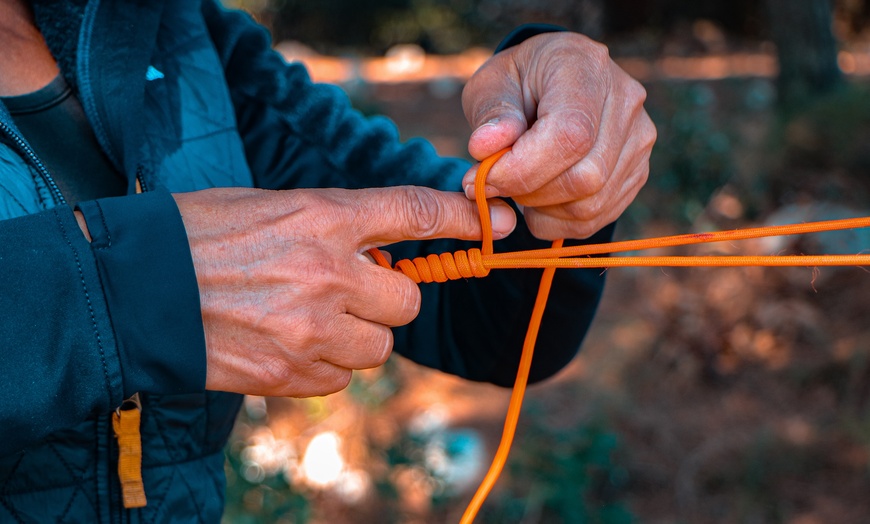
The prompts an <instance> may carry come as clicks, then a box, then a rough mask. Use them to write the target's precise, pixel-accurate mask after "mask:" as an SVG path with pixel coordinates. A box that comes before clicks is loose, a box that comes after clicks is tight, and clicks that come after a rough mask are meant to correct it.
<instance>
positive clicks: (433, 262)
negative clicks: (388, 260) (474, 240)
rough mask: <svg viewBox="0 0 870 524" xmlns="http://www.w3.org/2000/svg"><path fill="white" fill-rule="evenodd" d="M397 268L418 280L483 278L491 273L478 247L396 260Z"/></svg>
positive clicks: (437, 280)
mask: <svg viewBox="0 0 870 524" xmlns="http://www.w3.org/2000/svg"><path fill="white" fill-rule="evenodd" d="M396 269H397V270H398V271H401V272H402V273H403V274H404V275H405V276H407V277H408V278H410V279H411V280H413V281H414V282H416V283H417V284H419V283H421V282H425V283H427V284H428V283H430V282H439V283H440V282H447V281H448V280H459V279H460V278H472V277H476V278H483V277H485V276H487V275H488V274H489V269H488V268H487V267H486V266H485V265H484V264H483V255H482V254H481V252H480V250H479V249H477V248H472V249H469V250H468V251H457V252H455V253H441V254H440V255H435V254H432V255H428V256H427V257H426V258H423V257H417V258H415V259H413V260H408V259H405V260H400V261H398V262H396Z"/></svg>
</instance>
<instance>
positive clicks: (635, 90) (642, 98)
mask: <svg viewBox="0 0 870 524" xmlns="http://www.w3.org/2000/svg"><path fill="white" fill-rule="evenodd" d="M626 76H628V75H626ZM625 90H626V95H627V97H626V98H627V100H628V101H629V102H630V103H632V104H633V105H634V106H636V107H641V106H643V104H644V102H646V89H645V88H644V87H643V85H642V84H641V83H640V82H638V81H637V80H635V79H634V78H631V77H628V84H627V86H626V88H625Z"/></svg>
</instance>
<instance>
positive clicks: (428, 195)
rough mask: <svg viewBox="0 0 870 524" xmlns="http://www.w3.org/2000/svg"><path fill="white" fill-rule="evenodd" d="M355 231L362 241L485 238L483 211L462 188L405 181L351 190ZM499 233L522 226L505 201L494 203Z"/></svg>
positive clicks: (370, 244) (375, 243) (492, 213)
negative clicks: (457, 190)
mask: <svg viewBox="0 0 870 524" xmlns="http://www.w3.org/2000/svg"><path fill="white" fill-rule="evenodd" d="M349 193H352V194H353V195H352V196H353V197H354V198H352V203H350V205H349V206H348V209H350V210H351V211H352V212H353V213H354V217H353V225H354V231H355V233H356V234H357V235H358V241H359V243H360V246H361V247H364V248H366V249H367V248H369V247H376V246H382V245H386V244H392V243H395V242H401V241H403V240H428V239H433V238H457V239H462V240H477V239H480V238H481V226H480V216H479V215H478V213H477V208H476V207H475V205H474V203H473V202H470V201H469V200H468V199H467V198H465V196H464V195H463V194H462V193H449V192H444V191H437V190H434V189H431V188H427V187H419V186H399V187H391V188H378V189H361V190H357V191H351V192H349ZM490 216H491V219H492V228H493V236H494V237H495V238H504V237H506V236H507V235H508V234H510V232H511V231H513V229H514V227H515V226H516V215H515V214H514V212H513V209H511V208H510V206H508V205H507V204H505V203H504V202H501V201H493V202H491V205H490Z"/></svg>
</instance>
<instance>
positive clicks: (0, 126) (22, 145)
mask: <svg viewBox="0 0 870 524" xmlns="http://www.w3.org/2000/svg"><path fill="white" fill-rule="evenodd" d="M0 131H2V132H3V133H5V134H6V136H8V137H9V138H11V139H12V141H13V142H15V145H17V146H18V149H19V150H20V151H21V152H22V153H23V154H24V156H25V157H26V158H27V160H29V161H30V162H31V164H32V165H33V166H34V167H36V170H37V171H38V172H39V175H40V176H41V177H42V179H43V180H44V181H45V183H46V185H48V188H49V190H50V191H51V194H52V196H53V197H54V199H55V201H56V203H57V204H58V205H63V204H66V199H65V198H64V197H63V194H62V193H61V192H60V188H59V187H57V184H56V183H55V182H54V179H53V178H52V177H51V173H49V172H48V168H46V167H45V164H43V163H42V160H40V159H39V157H38V156H36V152H34V151H33V148H31V147H30V144H28V143H27V142H26V141H25V140H24V139H23V138H21V136H20V135H19V134H18V133H17V132H16V131H15V130H14V129H12V128H11V127H9V125H8V124H6V123H4V122H0Z"/></svg>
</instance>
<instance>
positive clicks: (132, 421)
mask: <svg viewBox="0 0 870 524" xmlns="http://www.w3.org/2000/svg"><path fill="white" fill-rule="evenodd" d="M128 404H132V406H133V407H127V408H126V409H123V408H125V407H126V406H127V405H128ZM141 414H142V402H141V401H140V400H139V393H136V394H135V395H133V396H132V397H130V398H128V399H127V400H125V401H124V403H123V404H122V405H121V406H120V407H119V408H118V409H116V410H115V412H114V413H112V428H113V429H114V430H115V438H117V439H118V476H119V477H120V479H121V493H122V495H123V498H124V507H125V508H128V509H129V508H143V507H145V505H146V504H147V503H148V501H147V500H146V499H145V485H144V484H143V482H142V436H141V435H140V433H139V423H140V421H141Z"/></svg>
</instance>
